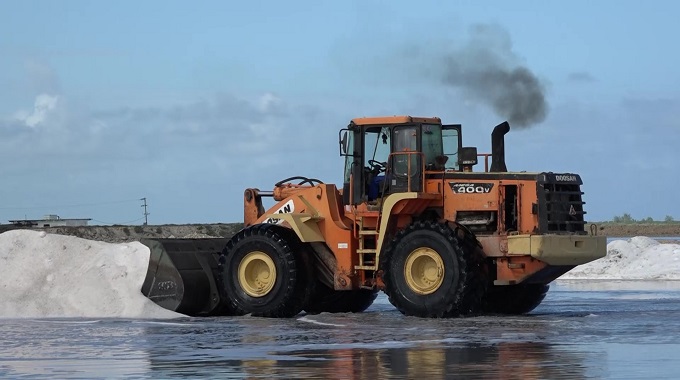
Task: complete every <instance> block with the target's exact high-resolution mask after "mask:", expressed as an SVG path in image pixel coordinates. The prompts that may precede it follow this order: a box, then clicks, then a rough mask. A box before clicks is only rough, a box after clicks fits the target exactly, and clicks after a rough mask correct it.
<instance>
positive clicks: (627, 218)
mask: <svg viewBox="0 0 680 380" xmlns="http://www.w3.org/2000/svg"><path fill="white" fill-rule="evenodd" d="M610 223H616V224H659V223H678V222H676V221H675V218H673V217H672V216H671V215H666V217H665V218H664V220H663V221H657V220H654V218H652V217H650V216H648V217H646V218H642V219H635V218H633V217H632V216H631V215H630V214H628V213H625V214H623V215H621V216H618V215H617V216H615V217H614V219H612V220H611V221H610Z"/></svg>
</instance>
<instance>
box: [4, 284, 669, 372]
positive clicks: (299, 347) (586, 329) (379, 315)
mask: <svg viewBox="0 0 680 380" xmlns="http://www.w3.org/2000/svg"><path fill="white" fill-rule="evenodd" d="M678 359H680V282H669V281H664V282H638V281H636V282H632V281H631V282H625V281H618V282H612V281H590V280H588V281H584V280H580V281H570V282H567V281H563V282H559V283H557V284H554V285H553V287H552V289H551V291H550V292H549V293H548V297H547V298H546V300H545V301H544V302H543V304H542V305H541V306H539V308H537V309H536V310H535V311H534V312H533V313H531V314H529V315H525V316H512V317H502V316H481V317H474V318H462V319H447V320H432V319H419V318H413V317H405V316H403V315H401V314H400V313H399V312H397V311H396V310H395V309H394V308H393V307H392V306H391V305H390V304H389V302H387V300H386V298H385V297H384V296H383V295H381V296H380V297H379V298H378V300H377V301H376V303H375V304H374V305H373V306H372V307H371V308H370V309H369V310H368V311H367V312H366V313H362V314H335V315H333V314H321V315H299V316H298V317H296V318H293V319H283V320H281V319H265V318H254V317H247V316H246V317H229V318H182V319H177V320H169V321H168V320H163V321H161V320H123V319H37V320H36V319H23V320H0V377H2V378H47V377H49V378H82V379H90V378H102V377H105V378H179V377H192V378H212V377H221V378H326V379H362V378H369V377H370V378H423V379H444V378H452V377H460V376H462V377H466V378H501V379H539V378H540V379H545V378H551V379H555V378H579V379H580V378H657V379H658V378H677V376H678V373H680V364H678V363H679V362H678Z"/></svg>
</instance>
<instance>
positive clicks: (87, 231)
mask: <svg viewBox="0 0 680 380" xmlns="http://www.w3.org/2000/svg"><path fill="white" fill-rule="evenodd" d="M3 227H4V229H0V233H1V232H4V231H6V230H10V229H14V228H15V227H12V226H3ZM242 227H243V224H242V223H224V224H165V225H157V226H83V227H49V228H35V229H34V230H38V231H45V232H47V233H51V234H60V235H70V236H77V237H80V238H83V239H89V240H97V241H105V242H108V243H125V242H130V241H137V240H139V239H141V238H210V237H226V238H230V237H232V236H233V235H234V234H235V233H236V232H238V231H239V230H240V229H241V228H242Z"/></svg>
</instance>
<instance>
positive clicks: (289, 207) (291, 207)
mask: <svg viewBox="0 0 680 380" xmlns="http://www.w3.org/2000/svg"><path fill="white" fill-rule="evenodd" d="M293 211H295V203H294V202H293V200H292V199H291V200H289V201H288V202H286V203H284V205H283V206H281V207H279V208H278V210H276V211H274V213H273V214H290V213H291V212H293ZM264 223H271V224H281V223H283V219H276V218H273V217H271V216H270V217H269V218H267V219H265V221H264Z"/></svg>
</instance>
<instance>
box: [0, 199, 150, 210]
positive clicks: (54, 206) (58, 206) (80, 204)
mask: <svg viewBox="0 0 680 380" xmlns="http://www.w3.org/2000/svg"><path fill="white" fill-rule="evenodd" d="M138 201H139V199H126V200H122V201H108V202H97V203H79V204H70V205H47V206H28V207H16V206H14V207H0V210H35V209H45V208H65V207H87V206H101V205H111V204H119V203H130V202H138Z"/></svg>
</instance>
